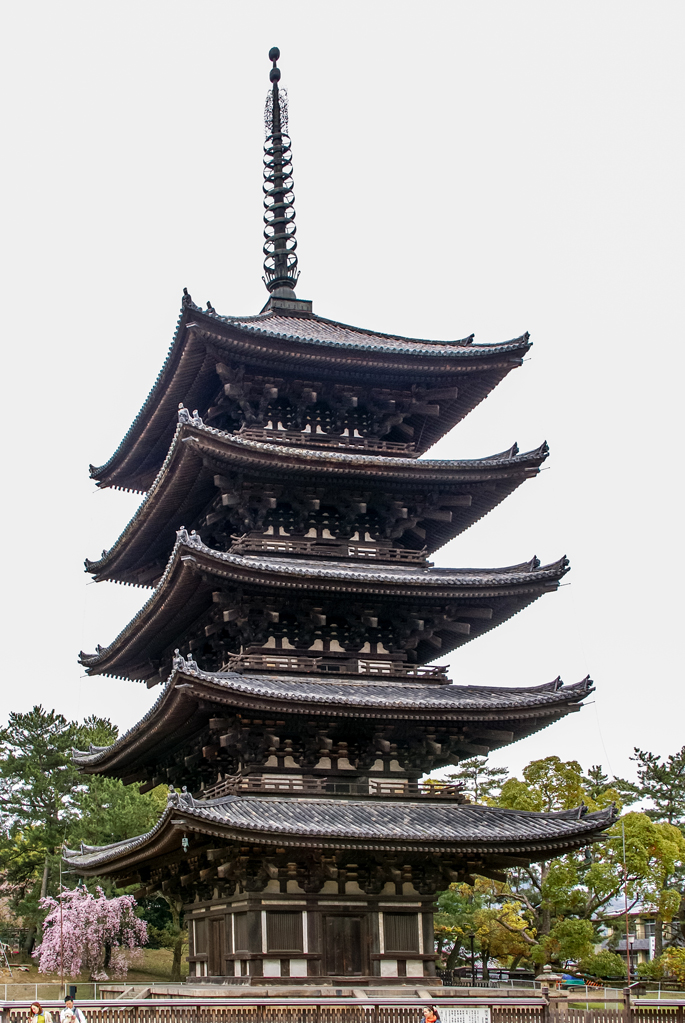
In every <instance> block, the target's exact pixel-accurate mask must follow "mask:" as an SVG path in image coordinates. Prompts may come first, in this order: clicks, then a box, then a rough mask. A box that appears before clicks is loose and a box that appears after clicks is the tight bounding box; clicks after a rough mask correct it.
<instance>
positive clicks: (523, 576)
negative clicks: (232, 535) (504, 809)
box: [81, 540, 569, 669]
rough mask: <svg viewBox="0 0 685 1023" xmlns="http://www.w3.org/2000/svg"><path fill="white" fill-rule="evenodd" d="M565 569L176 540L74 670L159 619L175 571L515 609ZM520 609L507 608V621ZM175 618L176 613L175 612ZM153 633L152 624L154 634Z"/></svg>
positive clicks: (560, 564)
mask: <svg viewBox="0 0 685 1023" xmlns="http://www.w3.org/2000/svg"><path fill="white" fill-rule="evenodd" d="M568 567H569V566H568V560H567V559H566V558H565V557H564V558H560V559H559V560H558V561H556V562H553V563H551V564H549V565H540V563H539V561H538V560H537V558H533V559H532V560H531V561H529V562H524V563H522V564H518V565H511V566H508V567H506V568H497V569H480V568H474V569H468V568H467V569H454V568H428V567H426V568H424V567H422V566H405V565H383V564H380V563H378V562H376V563H370V564H369V563H366V564H364V563H363V562H359V563H356V564H353V565H347V564H343V563H341V562H337V561H336V562H332V561H328V560H326V559H324V558H320V559H319V560H318V561H317V560H309V559H305V558H298V559H294V558H288V557H287V556H286V557H277V556H276V555H268V556H264V555H252V554H231V553H230V552H227V553H223V552H220V551H214V550H212V549H211V548H209V547H207V546H205V545H204V544H203V543H196V544H191V543H186V542H185V541H181V540H177V542H176V544H175V546H174V549H173V551H172V554H171V557H170V558H169V562H168V564H167V567H166V570H165V572H164V575H163V576H162V578H161V579H160V581H159V584H158V586H157V588H156V589H155V590H154V591H153V593H152V596H151V597H150V598H149V600H148V601H147V602H146V603H145V604H144V605H143V607H142V608H141V609H140V611H139V612H138V613H137V614H136V615H135V617H134V618H132V619H131V621H130V622H129V624H128V625H127V626H126V627H125V628H124V629H123V630H122V631H121V632H120V633H119V635H118V636H117V637H116V639H115V640H114V641H113V642H112V643H110V645H109V646H108V647H106V648H104V649H102V650H101V651H100V652H99V653H98V654H84V653H82V655H81V663H82V664H84V665H85V666H86V667H87V668H89V669H90V668H95V667H97V665H98V664H99V663H100V662H103V661H105V660H107V658H109V657H110V655H113V654H116V651H117V648H118V647H120V646H121V645H122V644H124V642H126V641H129V640H130V639H131V637H132V636H133V635H134V634H138V636H140V634H141V631H142V630H143V628H144V624H143V623H144V622H145V620H146V619H150V621H151V620H152V619H153V618H159V615H160V614H161V615H162V617H163V616H164V614H165V608H166V607H167V605H168V600H169V597H170V592H169V591H170V587H171V588H172V590H171V592H173V584H172V581H171V580H172V575H173V576H174V578H177V576H176V575H175V570H176V569H178V570H179V571H180V572H181V573H183V570H184V568H190V569H192V570H194V571H196V572H202V571H204V572H205V573H207V574H215V575H216V576H217V578H220V579H223V580H226V581H231V582H235V583H237V582H240V583H241V584H242V585H247V584H253V585H259V586H262V585H268V586H270V587H278V588H279V589H284V588H287V589H297V590H300V589H304V588H311V589H312V590H317V589H322V590H325V591H327V592H329V591H330V590H331V589H332V588H335V590H336V591H337V592H338V593H343V592H346V593H369V592H370V593H373V594H374V596H395V595H397V596H411V597H412V598H416V599H422V598H435V597H438V596H439V597H440V599H449V600H458V599H468V600H472V599H474V598H478V597H485V598H487V599H490V600H492V599H495V598H497V597H500V596H503V597H513V598H516V599H518V600H522V601H523V603H522V604H521V607H522V606H525V604H526V603H530V602H531V601H532V600H535V599H537V597H538V596H540V594H541V593H542V592H544V591H545V588H555V587H556V586H557V585H558V584H559V581H560V579H561V578H562V577H563V576H564V575H565V573H566V572H567V571H568ZM199 585H200V583H199V581H197V579H196V580H195V582H194V586H195V592H196V593H198V592H199V590H198V587H199ZM198 599H199V598H198ZM198 607H199V606H198ZM519 609H520V608H519V607H516V608H515V609H510V610H509V611H508V613H507V617H509V616H510V615H511V614H514V613H516V611H517V610H519ZM169 613H171V612H169ZM175 613H176V614H178V609H177V611H176V612H175ZM199 613H201V611H200V610H199V609H198V608H196V609H195V610H194V611H193V614H194V615H195V616H197V615H198V614H199ZM495 624H497V620H496V619H495V616H493V620H492V624H491V623H490V622H488V623H487V627H489V628H492V627H493V626H494V625H495ZM179 627H180V626H179ZM158 628H159V625H157V626H156V630H158ZM177 634H178V633H177ZM458 642H459V641H458V639H455V641H454V644H453V645H458ZM449 649H452V647H450V648H449Z"/></svg>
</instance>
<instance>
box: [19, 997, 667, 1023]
mask: <svg viewBox="0 0 685 1023" xmlns="http://www.w3.org/2000/svg"><path fill="white" fill-rule="evenodd" d="M30 1004H31V1003H30V1002H28V1001H26V1002H5V1003H4V1004H2V1008H1V1012H2V1019H1V1021H0V1023H26V1021H27V1020H28V1010H29V1006H30ZM42 1004H43V1008H47V1009H49V1010H51V1011H52V1012H53V1013H54V1016H53V1018H54V1019H55V1021H56V1023H58V1020H59V1016H58V1015H57V1013H58V1012H59V1009H60V1008H62V1007H63V1003H61V1002H54V1001H52V1000H50V1001H49V1002H48V1001H46V1002H43V1003H42ZM427 1004H429V1001H428V999H419V998H415V997H414V998H401V997H399V998H346V997H343V998H301V999H295V998H288V999H285V998H284V999H281V1000H279V999H278V998H277V997H275V998H270V999H261V998H222V997H216V996H214V997H212V996H209V997H207V998H138V999H133V998H132V999H117V1000H116V1001H114V1002H109V1003H108V1002H104V1001H93V1000H90V1001H81V1000H80V1001H79V1003H78V1005H79V1008H80V1009H81V1010H82V1011H83V1013H84V1015H85V1017H86V1020H87V1023H422V1019H423V1016H422V1009H423V1007H424V1006H425V1005H427ZM431 1004H433V1005H435V1006H436V1007H437V1008H438V1011H439V1012H440V1013H441V1015H442V1019H443V1023H685V1001H682V1000H672V1001H666V1000H662V1001H657V1000H653V999H646V998H643V999H634V1000H633V1001H632V1002H631V1003H630V1004H628V1003H626V1004H625V1005H624V1006H623V1008H617V1009H601V1008H600V1009H595V1008H593V1009H578V1008H573V1007H571V1006H570V1005H568V1004H567V1003H566V1002H565V1000H559V999H557V998H555V996H554V993H552V997H551V998H550V999H549V1000H547V999H546V998H544V997H540V998H537V997H528V998H513V997H511V996H510V997H508V998H496V997H493V996H487V997H486V996H484V997H475V998H474V997H470V998H439V997H438V998H435V999H434V1000H433V1001H432V1003H431ZM449 1010H456V1011H452V1012H450V1011H449ZM484 1010H485V1011H484Z"/></svg>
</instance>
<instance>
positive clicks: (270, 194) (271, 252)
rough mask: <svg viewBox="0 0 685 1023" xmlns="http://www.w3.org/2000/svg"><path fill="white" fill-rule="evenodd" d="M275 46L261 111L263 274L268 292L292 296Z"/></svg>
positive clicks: (291, 236)
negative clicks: (267, 88) (264, 134)
mask: <svg viewBox="0 0 685 1023" xmlns="http://www.w3.org/2000/svg"><path fill="white" fill-rule="evenodd" d="M280 55H281V54H280V50H279V49H278V47H277V46H274V47H272V49H271V50H269V60H270V61H272V63H273V67H272V68H271V72H270V74H269V77H270V79H271V82H272V86H271V91H270V92H269V93H268V94H267V97H266V107H265V110H264V127H265V131H266V139H265V141H264V185H263V189H264V250H263V251H264V256H265V259H264V277H263V278H262V279H263V281H264V283H265V285H266V287H267V290H268V291H269V292H271V293H274V292H278V291H279V290H281V289H283V293H284V294H286V295H292V294H293V293H294V290H295V285H296V284H297V279H298V277H299V276H300V274H299V271H298V269H297V253H296V251H295V250H296V249H297V240H296V238H295V195H294V192H293V173H292V172H293V163H292V156H291V152H290V137H289V136H288V94H287V92H286V90H285V89H279V87H278V82H279V80H280V77H281V72H280V69H279V68H278V67H276V62H277V60H278V58H279V57H280Z"/></svg>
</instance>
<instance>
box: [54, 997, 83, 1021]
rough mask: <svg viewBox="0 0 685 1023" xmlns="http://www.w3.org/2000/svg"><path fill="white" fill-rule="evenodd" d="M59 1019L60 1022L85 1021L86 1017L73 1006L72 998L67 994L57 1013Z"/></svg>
mask: <svg viewBox="0 0 685 1023" xmlns="http://www.w3.org/2000/svg"><path fill="white" fill-rule="evenodd" d="M59 1020H60V1023H86V1017H85V1016H84V1015H83V1013H82V1012H81V1010H80V1009H77V1008H76V1007H75V1006H74V999H73V998H70V997H68V996H67V997H66V998H65V999H64V1008H63V1009H62V1011H61V1012H60V1014H59Z"/></svg>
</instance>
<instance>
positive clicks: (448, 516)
mask: <svg viewBox="0 0 685 1023" xmlns="http://www.w3.org/2000/svg"><path fill="white" fill-rule="evenodd" d="M421 519H422V520H424V521H425V520H426V519H427V520H428V521H429V522H451V521H452V512H451V511H449V510H448V509H447V508H434V509H433V510H432V511H427V512H424V513H423V515H422V516H421Z"/></svg>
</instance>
